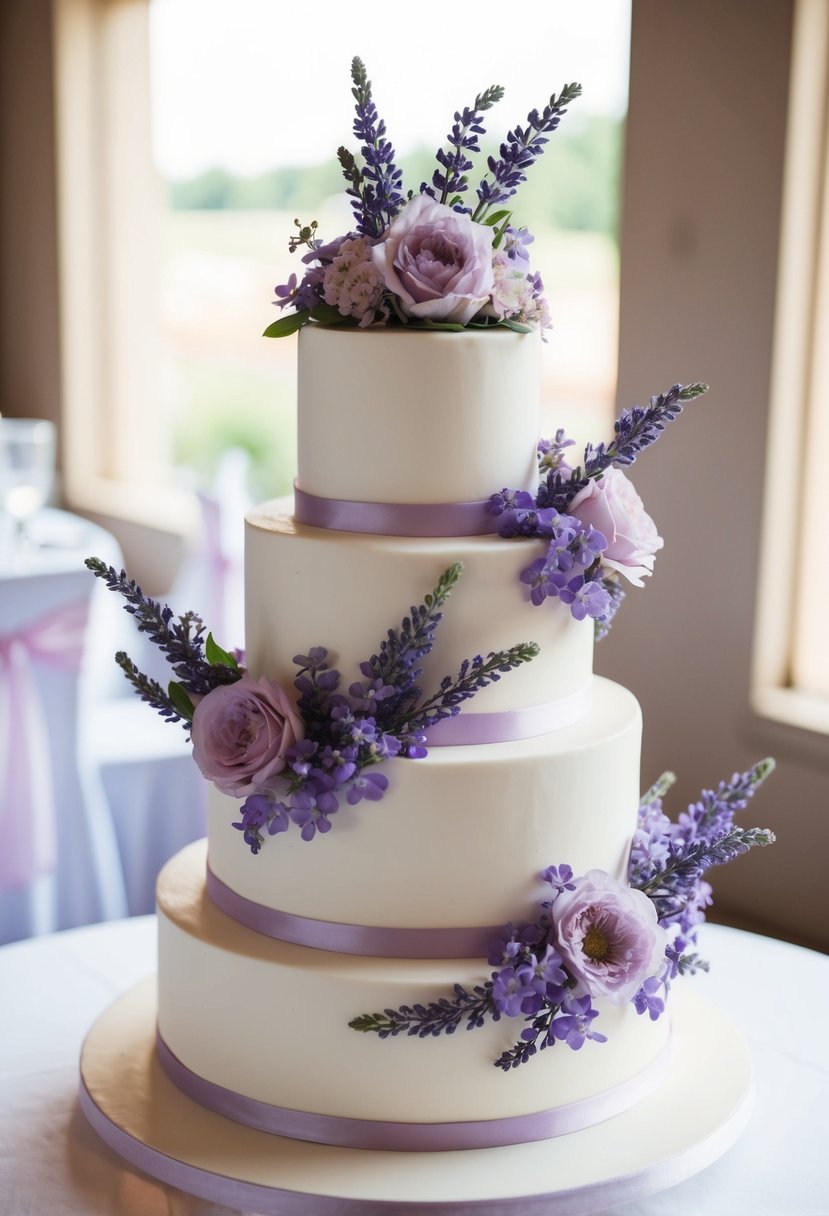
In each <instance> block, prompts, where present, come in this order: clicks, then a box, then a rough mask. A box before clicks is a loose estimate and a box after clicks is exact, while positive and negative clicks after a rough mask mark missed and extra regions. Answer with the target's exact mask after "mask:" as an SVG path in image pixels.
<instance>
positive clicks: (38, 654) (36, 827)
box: [0, 599, 89, 891]
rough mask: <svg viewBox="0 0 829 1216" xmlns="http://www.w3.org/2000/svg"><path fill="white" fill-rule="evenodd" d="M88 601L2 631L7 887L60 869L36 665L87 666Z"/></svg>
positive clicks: (0, 851)
mask: <svg viewBox="0 0 829 1216" xmlns="http://www.w3.org/2000/svg"><path fill="white" fill-rule="evenodd" d="M88 616H89V601H88V600H86V599H84V600H77V601H73V602H72V603H69V604H62V605H61V606H60V607H59V608H56V609H54V610H53V611H51V612H47V613H45V614H44V615H43V616H41V617H38V618H37V619H36V620H34V621H31V622H29V623H28V624H26V625H23V626H22V627H21V628H20V629H18V630H16V631H15V632H14V633H11V634H5V635H0V759H2V764H0V891H2V890H14V889H16V888H19V887H25V886H27V885H28V884H29V883H31V882H32V881H33V880H34V879H35V878H37V877H39V876H40V875H42V874H49V873H51V872H52V871H53V870H54V869H55V865H56V861H57V846H56V834H57V817H56V808H55V791H54V786H53V780H52V762H51V747H50V743H49V730H48V725H47V718H46V710H45V706H44V705H43V700H42V697H41V694H40V690H39V689H38V685H37V680H36V679H35V673H34V670H33V668H34V666H35V665H37V664H42V665H45V666H48V667H55V668H59V669H60V670H62V671H77V670H78V669H79V667H80V662H81V654H82V649H83V640H84V632H85V630H86V624H87V619H88Z"/></svg>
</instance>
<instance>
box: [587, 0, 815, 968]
mask: <svg viewBox="0 0 829 1216" xmlns="http://www.w3.org/2000/svg"><path fill="white" fill-rule="evenodd" d="M633 9H634V12H633V28H632V63H631V95H630V120H629V126H628V132H629V134H628V145H627V155H626V162H625V184H624V199H623V225H622V287H621V333H620V352H621V357H620V360H621V361H620V373H619V403H620V405H632V404H634V403H637V402H644V401H645V400H646V399H647V397H648V396H649V395H650V394H652V393H654V392H658V391H662V390H664V389H665V388H667V387H668V386H669V385H670V384H672V383H674V382H675V381H688V380H693V379H702V380H706V381H708V382H709V383H710V384H711V386H712V387H711V392H710V393H709V395H708V396H707V397H705V398H703V399H702V400H701V401H699V402H697V403H692V405H691V406H689V407H688V409H687V412H686V413H685V414H684V415H683V417H682V418H680V419H679V420H678V421H677V422H676V423H675V424H674V425H673V428H672V429H671V431H670V432H669V433H668V434H667V435H665V436H663V438H662V439H661V440H660V442H659V445H658V447H657V448H656V449H655V450H653V451H651V452H647V453H645V454H644V455H643V457H642V459H641V461H640V462H638V463H637V464H636V466H635V469H634V470H633V475H634V477H635V480H636V484H637V488H638V489H639V490H640V492H641V494H642V496H643V498H644V500H645V502H646V504H647V507H648V510H649V511H650V513H651V514H652V515H653V516H654V518H655V519H656V521H657V523H658V525H659V529H660V532H661V534H662V535H663V536H664V537H665V541H666V545H665V550H664V551H663V552H662V553H661V554H660V555H659V557H658V559H657V567H656V574H655V576H654V578H653V581H652V584H651V585H649V586H648V587H647V589H646V590H645V591H642V592H638V591H636V590H635V589H633V590H632V592H631V594H630V596H629V599H628V602H627V603H626V604H625V605H624V607H623V609H622V612H621V614H620V616H619V619H618V621H617V625H616V628H615V629H614V631H613V632H612V634H611V636H610V637H609V638H608V639H607V640H606V641H605V642H603V643H602V644H601V646H600V648H599V651H598V655H597V666H598V667H599V669H600V670H601V671H603V672H605V673H606V674H608V675H611V676H613V677H614V678H616V679H619V680H621V681H622V682H623V683H624V684H627V685H628V686H629V687H630V688H632V689H633V690H634V691H635V693H636V694H637V696H638V697H639V699H640V701H641V703H642V706H643V710H644V717H645V744H644V756H643V783H644V784H647V782H648V781H649V780H650V779H652V778H653V777H655V776H656V775H657V774H658V773H659V772H661V771H662V770H663V769H673V770H674V771H676V772H677V773H678V775H679V783H678V787H677V788H676V789H675V790H674V799H673V803H672V805H673V807H674V809H676V808H678V807H681V806H684V805H685V804H686V803H687V802H688V801H689V800H690V799H691V798H692V797H695V795H696V793H697V791H698V790H699V789H700V788H701V787H702V786H710V785H712V784H715V783H716V782H717V781H718V780H719V779H720V778H722V777H725V776H728V775H730V774H731V773H732V772H733V771H734V770H735V769H743V768H746V767H748V765H749V764H750V763H751V762H752V761H754V760H755V759H759V758H760V757H761V756H763V755H766V754H768V753H769V752H772V753H775V754H776V755H777V759H778V763H779V767H778V771H777V772H776V773H775V774H774V775H773V776H772V777H771V778H770V780H769V782H768V784H767V785H766V786H765V788H764V790H763V791H762V793H761V794H760V795H759V797H758V798H757V800H756V801H755V802H754V804H753V806H752V808H751V809H750V810H749V811H747V812H746V813H745V815H744V822H745V823H746V824H747V825H748V823H749V822H750V823H751V824H755V823H756V824H760V825H762V826H770V827H772V828H773V829H774V830H775V831H777V832H778V843H777V844H776V845H775V846H774V848H773V849H769V850H765V851H762V852H760V851H757V852H755V853H753V854H752V855H750V856H749V857H747V858H742V859H740V860H739V861H738V862H737V863H736V864H734V865H733V866H730V867H728V868H727V869H725V870H722V871H719V872H715V876H714V881H715V895H716V897H717V908H718V911H719V913H720V914H725V915H727V916H729V917H730V918H731V919H749V920H750V921H753V922H755V923H758V924H760V925H763V924H766V925H768V926H770V927H771V928H773V929H775V930H776V931H778V932H781V933H783V934H788V935H791V936H793V937H795V938H796V939H800V940H805V941H807V942H813V943H815V944H819V945H822V946H823V947H824V948H829V901H828V900H827V885H826V878H825V857H826V854H827V852H829V814H827V812H829V741H827V740H826V739H825V738H823V739H817V738H813V739H812V740H811V741H805V742H804V741H803V740H802V737H801V736H798V734H797V732H792V731H779V732H778V731H776V730H773V729H769V728H768V727H764V726H763V724H762V723H760V722H758V720H757V719H755V718H753V717H752V715H751V713H750V710H749V686H750V662H751V646H752V631H753V624H754V601H755V588H756V582H757V566H758V553H759V546H760V532H759V528H760V515H761V495H762V492H763V472H764V456H765V435H766V422H767V409H768V398H769V375H770V347H771V339H772V329H773V320H774V311H773V306H774V291H775V280H776V265H777V249H778V226H779V220H780V199H781V171H782V159H783V142H784V134H785V120H786V95H787V84H788V54H789V45H790V36H791V21H792V5H791V3H790V2H789V0H729V3H723V2H722V0H695V2H694V3H693V4H687V3H681V2H679V0H669V2H667V3H666V0H634V6H633ZM795 476H796V469H795V468H794V467H793V460H792V458H791V456H790V455H785V454H781V463H780V467H779V477H778V489H777V492H778V493H780V494H785V493H786V492H787V486H788V485H790V484H791V483H792V481H793V479H794V478H795Z"/></svg>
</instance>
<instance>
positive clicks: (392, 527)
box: [294, 483, 498, 537]
mask: <svg viewBox="0 0 829 1216" xmlns="http://www.w3.org/2000/svg"><path fill="white" fill-rule="evenodd" d="M294 518H295V519H296V520H297V521H298V522H299V523H301V524H308V525H310V526H311V527H312V528H328V529H331V530H332V531H336V532H368V533H371V534H372V535H374V536H419V537H430V536H494V535H495V534H496V533H497V531H498V526H497V524H496V522H495V518H494V516H493V515H492V514H490V512H489V499H488V498H482V499H480V500H477V501H475V502H424V503H401V502H352V501H350V500H349V499H345V498H320V497H318V496H317V495H316V494H309V493H308V492H307V491H306V490H300V488H299V486H298V485H296V483H294Z"/></svg>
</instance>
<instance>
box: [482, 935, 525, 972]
mask: <svg viewBox="0 0 829 1216" xmlns="http://www.w3.org/2000/svg"><path fill="white" fill-rule="evenodd" d="M520 953H521V943H520V942H517V941H516V940H515V938H514V937H508V938H500V937H499V938H497V939H496V940H495V941H493V942H490V945H489V954H488V955H487V962H488V963H489V965H490V966H491V967H509V966H511V965H512V964H513V963H514V962H515V960H516V959H517V958H518V955H519V954H520Z"/></svg>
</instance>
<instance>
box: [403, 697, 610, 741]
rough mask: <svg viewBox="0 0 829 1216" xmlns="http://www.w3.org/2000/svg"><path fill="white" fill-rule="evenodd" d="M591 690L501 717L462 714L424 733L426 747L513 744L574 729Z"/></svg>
mask: <svg viewBox="0 0 829 1216" xmlns="http://www.w3.org/2000/svg"><path fill="white" fill-rule="evenodd" d="M591 692H592V689H591V686H590V685H589V684H588V685H587V687H585V688H581V689H579V691H578V692H574V693H571V694H570V695H569V696H567V697H560V698H559V700H558V701H546V702H545V703H544V704H543V705H527V706H525V707H524V708H523V709H506V710H502V711H501V712H500V713H488V714H476V713H474V712H471V711H469V710H465V709H464V710H461V712H460V713H459V714H456V715H455V717H454V718H444V719H443V721H442V722H437V723H436V724H435V725H434V726H430V727H429V728H428V729H427V730H426V731H425V732H424V734H425V736H426V744H427V746H428V747H468V746H472V745H476V744H480V743H515V742H518V741H519V740H521V739H537V738H538V736H539V735H549V734H552V733H553V731H556V730H562V729H563V728H564V727H565V726H573V725H575V723H576V722H580V721H581V719H582V718H584V717H586V716H587V714H588V712H589V710H590V701H591Z"/></svg>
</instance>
